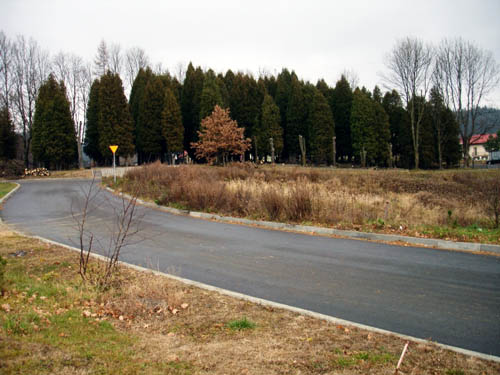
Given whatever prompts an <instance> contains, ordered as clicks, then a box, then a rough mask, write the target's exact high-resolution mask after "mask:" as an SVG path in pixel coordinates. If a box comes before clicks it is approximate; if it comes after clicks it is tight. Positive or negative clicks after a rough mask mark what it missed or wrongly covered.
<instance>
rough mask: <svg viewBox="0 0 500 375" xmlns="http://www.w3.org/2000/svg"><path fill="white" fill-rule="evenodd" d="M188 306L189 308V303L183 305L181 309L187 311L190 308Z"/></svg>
mask: <svg viewBox="0 0 500 375" xmlns="http://www.w3.org/2000/svg"><path fill="white" fill-rule="evenodd" d="M188 306H189V304H187V303H183V304H182V305H181V308H182V309H183V310H185V309H187V308H188Z"/></svg>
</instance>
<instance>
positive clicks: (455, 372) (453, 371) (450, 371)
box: [446, 369, 465, 375]
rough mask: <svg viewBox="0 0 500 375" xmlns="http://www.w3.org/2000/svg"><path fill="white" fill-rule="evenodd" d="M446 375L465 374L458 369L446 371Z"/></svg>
mask: <svg viewBox="0 0 500 375" xmlns="http://www.w3.org/2000/svg"><path fill="white" fill-rule="evenodd" d="M446 375H465V372H464V371H463V370H459V369H453V370H446Z"/></svg>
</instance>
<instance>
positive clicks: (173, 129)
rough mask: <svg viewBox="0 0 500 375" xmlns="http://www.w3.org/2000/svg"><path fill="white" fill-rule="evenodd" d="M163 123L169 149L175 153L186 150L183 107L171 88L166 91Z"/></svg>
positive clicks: (164, 135)
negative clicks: (181, 107)
mask: <svg viewBox="0 0 500 375" xmlns="http://www.w3.org/2000/svg"><path fill="white" fill-rule="evenodd" d="M161 125H162V131H163V137H164V138H165V141H166V145H167V151H168V152H170V153H174V152H181V151H182V150H184V144H183V141H184V127H183V125H182V116H181V109H180V106H179V103H178V101H177V98H176V97H175V95H174V93H173V92H172V90H171V89H170V88H167V89H166V91H165V99H164V104H163V112H162V117H161Z"/></svg>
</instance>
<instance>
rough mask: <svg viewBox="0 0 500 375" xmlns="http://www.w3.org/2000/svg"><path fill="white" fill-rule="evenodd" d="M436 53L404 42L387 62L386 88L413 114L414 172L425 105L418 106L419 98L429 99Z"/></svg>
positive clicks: (420, 44) (418, 42)
mask: <svg viewBox="0 0 500 375" xmlns="http://www.w3.org/2000/svg"><path fill="white" fill-rule="evenodd" d="M433 62H434V51H433V48H432V47H431V46H429V45H424V43H423V42H422V41H421V40H419V39H415V38H409V37H407V38H406V39H401V40H399V41H398V42H397V43H396V45H395V46H394V48H393V50H392V51H391V52H390V54H389V55H388V56H387V58H386V66H387V68H388V69H389V75H388V76H385V77H384V79H385V81H386V82H387V83H388V85H387V87H388V88H389V89H392V88H393V87H394V86H395V87H396V88H397V90H398V91H399V93H400V95H401V97H402V98H403V100H404V101H405V104H406V109H407V111H408V112H409V114H410V125H411V136H412V144H413V152H414V157H415V168H417V169H418V167H419V145H420V124H421V121H422V118H423V114H424V110H425V105H418V100H417V98H418V97H421V98H424V99H425V98H426V97H427V93H428V91H429V90H430V85H431V81H432V72H433V70H432V66H433Z"/></svg>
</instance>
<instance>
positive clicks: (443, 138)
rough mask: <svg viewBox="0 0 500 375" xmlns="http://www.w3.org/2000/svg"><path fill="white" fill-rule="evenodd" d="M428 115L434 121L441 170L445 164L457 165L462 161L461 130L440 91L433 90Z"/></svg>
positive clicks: (436, 148) (438, 161) (438, 162)
mask: <svg viewBox="0 0 500 375" xmlns="http://www.w3.org/2000/svg"><path fill="white" fill-rule="evenodd" d="M428 113H429V115H430V118H431V121H432V128H433V135H434V140H435V142H434V143H435V151H436V158H437V160H436V162H437V164H438V165H439V168H442V167H443V163H446V165H447V166H451V165H455V164H457V163H458V162H459V160H460V143H459V133H460V131H459V128H458V123H457V121H456V117H455V115H454V114H453V112H452V111H451V110H450V109H449V108H447V107H446V106H445V105H444V101H443V98H442V96H441V94H440V93H439V90H438V89H437V88H435V87H433V88H432V89H431V92H430V100H429V109H428Z"/></svg>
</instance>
